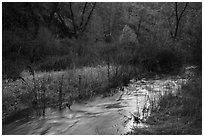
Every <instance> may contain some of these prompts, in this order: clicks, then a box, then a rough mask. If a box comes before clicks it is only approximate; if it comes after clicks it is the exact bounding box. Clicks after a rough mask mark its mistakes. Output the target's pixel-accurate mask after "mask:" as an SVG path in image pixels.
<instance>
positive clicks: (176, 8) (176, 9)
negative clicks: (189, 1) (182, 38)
mask: <svg viewBox="0 0 204 137" xmlns="http://www.w3.org/2000/svg"><path fill="white" fill-rule="evenodd" d="M175 12H176V20H177V21H178V20H179V18H178V5H177V2H175Z"/></svg>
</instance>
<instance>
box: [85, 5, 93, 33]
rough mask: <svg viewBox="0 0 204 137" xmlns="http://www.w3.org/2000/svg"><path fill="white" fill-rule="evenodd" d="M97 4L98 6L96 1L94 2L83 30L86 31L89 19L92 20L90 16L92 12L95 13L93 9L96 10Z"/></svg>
mask: <svg viewBox="0 0 204 137" xmlns="http://www.w3.org/2000/svg"><path fill="white" fill-rule="evenodd" d="M95 6H96V2H95V3H94V4H93V7H92V9H91V11H90V13H89V16H88V17H87V20H86V23H85V25H84V27H83V29H82V32H84V31H85V30H86V27H87V25H88V22H89V20H90V18H91V15H92V13H93V10H94V8H95Z"/></svg>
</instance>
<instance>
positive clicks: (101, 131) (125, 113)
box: [3, 77, 187, 135]
mask: <svg viewBox="0 0 204 137" xmlns="http://www.w3.org/2000/svg"><path fill="white" fill-rule="evenodd" d="M186 81H187V80H186V79H182V78H179V77H176V78H172V77H169V78H165V79H164V78H155V79H151V80H146V79H142V80H138V81H136V80H131V81H130V83H129V85H128V86H125V87H122V88H120V89H116V90H118V92H117V93H116V94H115V95H113V96H110V97H105V98H103V97H97V98H95V99H93V100H91V101H88V102H86V103H75V104H73V105H72V106H71V109H70V110H69V109H68V108H67V109H64V110H62V111H58V109H53V108H47V109H46V113H45V114H46V115H45V116H44V117H42V116H41V117H34V116H33V117H32V116H30V117H29V118H25V119H21V120H16V121H14V122H12V123H10V124H3V134H13V135H14V134H15V135H16V134H29V135H31V134H41V135H43V134H49V135H54V134H55V135H58V134H70V135H72V134H74V135H76V134H83V135H85V134H89V135H93V134H94V135H105V134H109V135H113V134H114V135H115V134H125V133H127V132H128V131H131V130H132V128H133V127H136V128H143V127H148V125H146V124H145V119H146V118H147V117H148V116H149V115H150V114H151V110H152V109H153V108H154V107H155V106H156V105H157V103H158V100H159V99H160V97H161V96H163V95H165V94H168V93H172V94H175V93H176V92H178V91H179V89H180V87H181V85H182V84H185V83H186Z"/></svg>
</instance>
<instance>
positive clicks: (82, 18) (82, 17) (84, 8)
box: [79, 2, 88, 28]
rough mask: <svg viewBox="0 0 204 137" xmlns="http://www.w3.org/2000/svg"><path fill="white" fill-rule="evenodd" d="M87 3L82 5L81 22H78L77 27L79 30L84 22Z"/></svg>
mask: <svg viewBox="0 0 204 137" xmlns="http://www.w3.org/2000/svg"><path fill="white" fill-rule="evenodd" d="M87 3H88V2H86V3H85V4H84V7H83V11H82V16H81V22H80V25H79V26H80V28H81V27H82V25H83V22H84V13H85V11H86V6H87Z"/></svg>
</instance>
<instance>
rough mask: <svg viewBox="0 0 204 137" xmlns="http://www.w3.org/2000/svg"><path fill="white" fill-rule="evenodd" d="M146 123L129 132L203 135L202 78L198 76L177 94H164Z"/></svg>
mask: <svg viewBox="0 0 204 137" xmlns="http://www.w3.org/2000/svg"><path fill="white" fill-rule="evenodd" d="M146 123H147V124H148V125H149V127H147V128H143V129H138V128H135V129H134V130H133V131H132V132H131V133H129V134H154V135H156V134H157V135H158V134H159V135H162V134H165V135H170V134H171V135H187V134H188V135H197V134H198V135H201V134H202V78H201V75H200V76H196V77H193V78H191V79H190V80H189V81H188V83H187V84H185V85H183V86H182V88H181V89H180V91H179V92H178V94H177V95H173V94H168V95H165V96H163V97H162V98H161V99H160V101H159V104H158V107H157V108H156V109H155V110H153V112H152V114H151V115H150V117H149V118H148V119H147V121H146Z"/></svg>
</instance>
